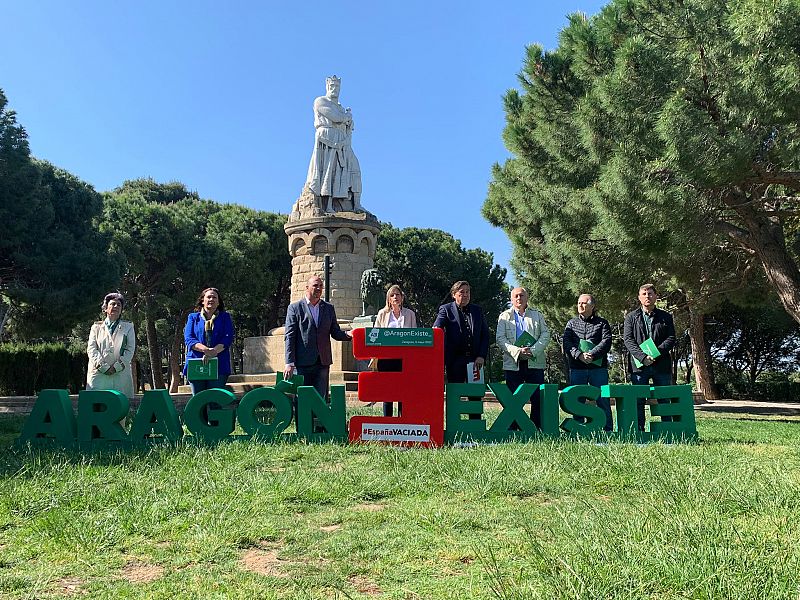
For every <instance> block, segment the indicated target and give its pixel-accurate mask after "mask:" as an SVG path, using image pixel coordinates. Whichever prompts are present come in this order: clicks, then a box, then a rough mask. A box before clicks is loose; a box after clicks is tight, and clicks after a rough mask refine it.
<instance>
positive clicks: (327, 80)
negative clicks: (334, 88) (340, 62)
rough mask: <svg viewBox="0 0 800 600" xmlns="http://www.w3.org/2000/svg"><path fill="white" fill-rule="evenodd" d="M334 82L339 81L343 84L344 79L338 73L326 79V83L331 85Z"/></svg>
mask: <svg viewBox="0 0 800 600" xmlns="http://www.w3.org/2000/svg"><path fill="white" fill-rule="evenodd" d="M332 83H338V84H339V85H341V84H342V80H341V79H340V78H339V77H337V76H336V75H331V76H330V77H328V78H326V79H325V85H330V84H332Z"/></svg>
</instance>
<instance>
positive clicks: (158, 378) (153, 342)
mask: <svg viewBox="0 0 800 600" xmlns="http://www.w3.org/2000/svg"><path fill="white" fill-rule="evenodd" d="M145 322H146V330H147V351H148V353H149V354H150V371H151V372H152V376H153V379H152V382H153V389H155V390H163V389H164V388H165V387H166V386H165V385H164V373H163V372H162V371H161V350H160V349H159V346H158V336H157V335H156V320H155V318H154V317H153V309H152V300H151V299H150V297H147V299H146V300H145Z"/></svg>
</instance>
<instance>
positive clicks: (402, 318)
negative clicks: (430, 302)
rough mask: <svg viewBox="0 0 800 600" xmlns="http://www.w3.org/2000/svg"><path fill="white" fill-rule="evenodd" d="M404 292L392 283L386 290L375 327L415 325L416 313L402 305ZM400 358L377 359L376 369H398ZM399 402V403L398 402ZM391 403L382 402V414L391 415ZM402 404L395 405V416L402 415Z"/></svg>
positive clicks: (400, 364)
mask: <svg viewBox="0 0 800 600" xmlns="http://www.w3.org/2000/svg"><path fill="white" fill-rule="evenodd" d="M405 297H406V296H405V294H404V293H403V290H402V289H401V288H400V286H399V285H393V286H391V287H390V288H389V289H388V290H386V306H385V307H384V308H382V309H380V310H379V311H378V316H377V318H376V319H375V327H407V328H408V327H416V326H417V315H415V314H414V311H413V310H411V309H410V308H405V307H404V306H403V301H404V300H405ZM401 368H402V360H401V359H399V358H382V359H380V360H378V371H400V370H401ZM398 404H399V403H398ZM392 405H393V403H392V402H384V403H383V416H384V417H391V416H393V412H394V409H393V406H392ZM402 408H403V407H402V405H401V404H399V405H398V407H397V416H398V417H399V416H401V415H402Z"/></svg>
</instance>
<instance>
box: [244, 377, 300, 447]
mask: <svg viewBox="0 0 800 600" xmlns="http://www.w3.org/2000/svg"><path fill="white" fill-rule="evenodd" d="M263 404H271V405H272V406H274V407H275V418H273V420H272V422H270V423H263V422H261V421H260V420H258V418H256V415H255V410H256V409H257V408H258V407H259V406H261V405H263ZM236 417H237V418H238V419H239V425H241V427H242V429H244V430H245V431H246V432H247V433H249V434H250V435H257V436H259V437H262V438H273V437H275V436H276V435H279V434H280V433H281V432H283V430H284V429H286V428H287V427H288V426H289V423H291V422H292V403H291V401H290V400H289V398H287V397H286V394H283V393H281V392H279V391H278V390H277V389H275V388H271V387H262V388H255V389H252V390H250V391H249V392H247V393H246V394H245V395H244V397H243V398H242V399H241V401H240V402H239V409H238V410H237V411H236Z"/></svg>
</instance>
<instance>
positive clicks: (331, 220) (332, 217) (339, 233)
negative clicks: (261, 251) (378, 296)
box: [284, 212, 380, 321]
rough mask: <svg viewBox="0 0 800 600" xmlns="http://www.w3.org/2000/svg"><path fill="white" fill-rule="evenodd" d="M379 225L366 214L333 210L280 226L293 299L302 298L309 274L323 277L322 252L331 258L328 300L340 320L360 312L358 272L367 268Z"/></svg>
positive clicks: (351, 317)
mask: <svg viewBox="0 0 800 600" xmlns="http://www.w3.org/2000/svg"><path fill="white" fill-rule="evenodd" d="M379 229H380V225H379V224H378V220H377V219H376V218H375V217H374V216H373V215H371V214H370V213H354V212H337V213H332V214H325V215H321V216H310V217H306V218H301V219H299V220H295V221H291V220H290V221H289V222H288V223H286V225H285V226H284V230H285V231H286V235H287V236H289V254H290V255H291V256H292V292H291V298H292V301H293V302H294V301H295V300H299V299H300V298H302V297H303V295H304V294H305V290H306V282H307V281H308V278H309V277H311V276H312V275H319V276H320V277H322V278H323V280H324V279H325V269H324V267H323V263H324V260H325V255H326V254H328V255H329V256H330V257H331V261H332V262H333V264H334V266H333V268H332V269H331V280H330V301H331V303H332V304H333V305H334V307H335V308H336V316H337V317H338V318H339V320H340V321H342V320H343V321H350V320H352V319H353V318H354V317H355V316H357V315H360V314H361V308H362V307H361V274H362V273H363V272H364V271H365V270H367V269H371V268H372V265H373V263H374V259H375V245H376V243H377V240H378V231H379Z"/></svg>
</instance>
